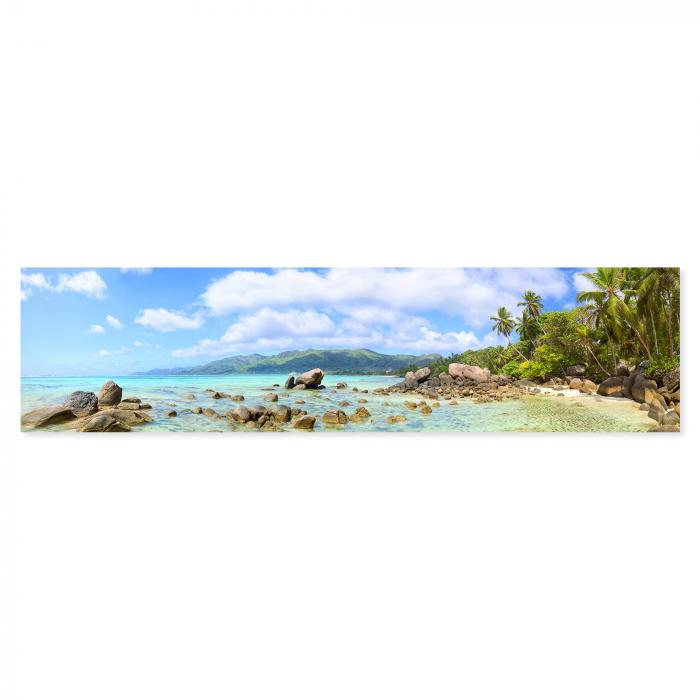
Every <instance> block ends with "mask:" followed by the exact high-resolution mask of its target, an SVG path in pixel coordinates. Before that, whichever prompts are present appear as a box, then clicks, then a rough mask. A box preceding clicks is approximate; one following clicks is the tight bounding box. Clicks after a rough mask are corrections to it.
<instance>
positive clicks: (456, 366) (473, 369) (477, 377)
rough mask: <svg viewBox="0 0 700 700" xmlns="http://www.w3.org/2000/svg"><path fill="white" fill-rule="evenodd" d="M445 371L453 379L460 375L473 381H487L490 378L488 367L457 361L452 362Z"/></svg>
mask: <svg viewBox="0 0 700 700" xmlns="http://www.w3.org/2000/svg"><path fill="white" fill-rule="evenodd" d="M447 371H448V373H449V375H450V377H452V378H453V379H458V378H459V377H462V378H464V379H471V380H472V381H475V382H488V381H489V379H491V372H490V371H489V370H488V369H484V368H482V367H477V366H476V365H463V364H460V363H459V362H452V363H450V365H449V367H448V368H447Z"/></svg>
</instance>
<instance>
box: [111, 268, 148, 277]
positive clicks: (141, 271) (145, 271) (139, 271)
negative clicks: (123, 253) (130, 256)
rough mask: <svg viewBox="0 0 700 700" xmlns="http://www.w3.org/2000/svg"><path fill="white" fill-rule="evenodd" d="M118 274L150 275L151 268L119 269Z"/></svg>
mask: <svg viewBox="0 0 700 700" xmlns="http://www.w3.org/2000/svg"><path fill="white" fill-rule="evenodd" d="M119 272H122V273H124V274H127V273H132V274H134V275H150V274H151V272H153V268H152V267H120V268H119Z"/></svg>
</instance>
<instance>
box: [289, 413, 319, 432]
mask: <svg viewBox="0 0 700 700" xmlns="http://www.w3.org/2000/svg"><path fill="white" fill-rule="evenodd" d="M315 424H316V416H309V415H302V416H297V417H296V418H295V419H294V420H293V421H292V428H297V429H298V430H313V429H314V425H315Z"/></svg>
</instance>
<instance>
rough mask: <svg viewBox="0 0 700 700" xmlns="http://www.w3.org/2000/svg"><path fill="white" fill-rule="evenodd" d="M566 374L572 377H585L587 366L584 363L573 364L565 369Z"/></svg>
mask: <svg viewBox="0 0 700 700" xmlns="http://www.w3.org/2000/svg"><path fill="white" fill-rule="evenodd" d="M564 374H567V375H569V376H570V377H583V376H584V375H585V374H586V367H585V366H584V365H571V366H570V367H567V368H566V369H565V370H564Z"/></svg>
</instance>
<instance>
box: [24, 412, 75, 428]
mask: <svg viewBox="0 0 700 700" xmlns="http://www.w3.org/2000/svg"><path fill="white" fill-rule="evenodd" d="M71 420H75V414H74V413H73V411H71V410H70V408H66V407H65V406H48V407H44V408H37V409H35V410H33V411H29V413H25V414H24V415H23V416H22V420H21V423H22V430H34V429H36V428H44V427H46V426H47V425H59V424H60V423H66V422H68V421H71Z"/></svg>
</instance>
